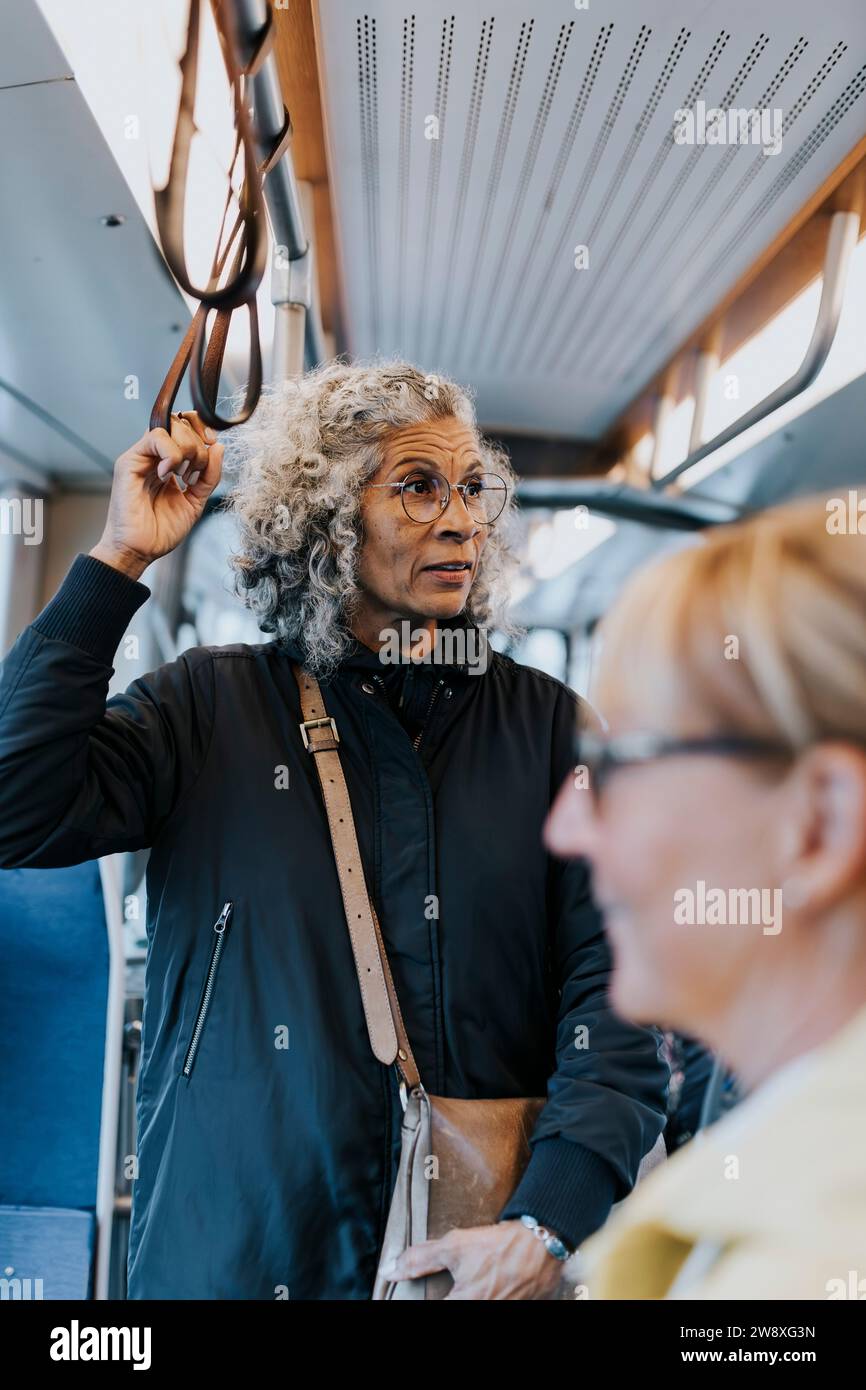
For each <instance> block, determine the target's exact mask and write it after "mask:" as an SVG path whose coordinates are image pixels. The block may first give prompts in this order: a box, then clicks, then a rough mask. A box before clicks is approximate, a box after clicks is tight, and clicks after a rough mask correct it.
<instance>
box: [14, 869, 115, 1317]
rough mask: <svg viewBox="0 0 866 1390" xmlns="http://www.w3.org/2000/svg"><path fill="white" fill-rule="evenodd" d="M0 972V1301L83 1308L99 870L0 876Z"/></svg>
mask: <svg viewBox="0 0 866 1390" xmlns="http://www.w3.org/2000/svg"><path fill="white" fill-rule="evenodd" d="M0 961H2V963H3V968H2V971H0V1028H2V1036H3V1043H4V1052H5V1056H6V1065H5V1066H3V1067H2V1068H0V1116H2V1125H3V1142H2V1144H0V1274H2V1276H3V1279H4V1281H5V1282H4V1283H3V1285H2V1286H0V1296H2V1297H13V1298H14V1297H28V1296H29V1297H43V1298H88V1297H90V1296H92V1293H93V1290H94V1277H93V1276H94V1255H95V1250H96V1244H97V1229H98V1227H97V1208H98V1206H99V1193H100V1168H101V1159H102V1160H103V1161H104V1158H105V1145H104V1139H105V1135H104V1133H103V1130H104V1119H103V1111H104V1102H105V1094H104V1079H105V1075H106V1038H107V1034H106V1020H107V1018H108V1017H109V1016H110V1011H109V998H110V985H111V974H112V970H111V966H112V952H111V950H110V936H109V932H108V931H107V927H106V909H105V898H104V891H103V878H102V873H101V871H100V865H99V863H98V862H92V863H86V864H78V865H74V866H72V867H70V868H63V869H7V870H4V871H0ZM121 1007H122V1000H121ZM111 1185H112V1190H113V1164H112V1174H111ZM10 1271H11V1272H10ZM28 1281H29V1284H28Z"/></svg>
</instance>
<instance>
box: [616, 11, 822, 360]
mask: <svg viewBox="0 0 866 1390" xmlns="http://www.w3.org/2000/svg"><path fill="white" fill-rule="evenodd" d="M807 47H808V40H807V39H804V38H799V39H798V40H797V42H796V43H795V44H794V47H793V48H792V49H791V51H790V53H789V54H788V56H787V57H786V58H785V61H784V62H783V63H782V66H781V67H780V68H779V70H778V72H777V73H776V75H775V77H774V78H773V80H772V82H771V83H770V85H769V86H768V87H766V88H765V89H764V91H763V92H762V93H761V95H760V97H759V98H758V100H757V102H756V103H755V106H756V109H757V110H761V109H762V108H765V107H768V106H770V105H771V103H772V102H773V101H774V100H775V98H776V95H777V93H778V91H779V90H780V88H781V86H782V83H783V82H784V81H785V79H786V78H787V77H788V76H789V75H790V73H791V72H792V70H793V68H794V66H795V64H796V63H798V62H799V60H800V58H801V57H802V56H803V54H804V53H805V51H806V49H807ZM699 148H701V149H703V148H704V147H703V146H700V147H699ZM743 148H744V147H743V146H742V145H731V146H730V147H729V148H728V149H726V150H725V152H724V154H723V155H722V157H721V159H720V160H719V162H718V163H717V165H716V167H715V169H714V170H713V171H712V173H711V174H710V176H709V178H708V179H707V180H706V182H705V183H704V186H703V188H702V189H701V190H700V192H699V193H698V194H697V196H696V197H695V198H694V199H693V200H692V202H691V204H690V205H689V207H688V208H687V209H686V211H685V212H684V213H683V214H682V216H681V217H680V220H679V222H678V223H677V226H676V228H675V230H674V231H673V232H671V233H670V234H669V235H668V237H667V239H666V241H665V243H664V245H663V246H662V247H661V248H660V250H659V253H658V255H657V256H656V258H655V260H654V261H652V262H650V263H649V264H646V262H642V266H641V278H642V280H643V283H644V285H645V286H651V287H652V288H653V289H657V288H658V284H659V272H660V270H661V268H662V266H664V265H665V264H666V262H667V261H668V260H669V259H670V257H671V256H672V255H673V254H674V252H675V251H677V250H681V249H682V246H683V242H684V240H687V239H688V229H689V227H690V226H693V225H695V224H696V222H697V219H698V216H699V214H700V212H701V210H702V209H703V208H704V206H705V204H706V203H707V200H708V199H709V198H710V197H711V196H712V194H713V192H714V191H715V189H716V188H717V186H718V184H719V183H720V182H721V180H722V179H723V178H724V177H725V175H726V173H727V172H728V169H729V168H730V166H731V164H732V163H733V161H734V160H735V159H736V158H737V155H739V154H740V153H741V152H742V150H743ZM761 159H763V155H762V156H761ZM752 167H753V171H754V173H757V171H758V170H759V169H760V168H761V164H760V163H759V162H758V160H757V159H756V160H755V162H754V165H753V166H752ZM754 173H753V174H751V175H750V177H753V176H754ZM676 186H677V185H675V187H676ZM675 202H676V199H675V197H674V194H673V191H672V192H671V194H670V196H669V197H667V198H666V199H665V201H664V202H663V204H662V206H661V207H660V208H659V210H658V212H657V213H656V216H655V218H654V219H653V221H652V222H651V223H650V226H649V228H648V229H647V231H646V234H645V235H644V236H643V237H642V238H641V251H642V252H643V251H644V250H645V248H646V245H647V243H648V242H650V241H651V240H652V239H653V237H654V236H655V233H656V230H657V228H658V227H659V226H660V225H661V223H662V222H663V220H664V218H665V215H666V213H667V211H668V210H669V208H670V207H672V206H673V205H674V203H675ZM632 273H633V266H629V267H628V268H627V269H626V271H625V273H624V275H623V277H622V279H621V280H620V281H619V283H618V285H617V287H616V289H615V290H614V292H613V295H612V296H611V298H610V299H609V300H608V302H607V304H606V305H605V308H604V311H603V312H604V317H605V326H606V337H607V343H608V346H610V345H612V344H613V343H614V342H616V341H617V339H618V335H619V333H620V331H621V329H622V327H623V322H624V320H626V319H627V318H628V316H629V314H630V312H631V307H630V304H629V302H628V301H626V302H625V304H624V307H623V309H622V311H621V312H620V314H619V315H617V316H613V319H611V306H612V305H613V304H615V303H616V301H617V300H618V299H621V298H622V296H623V291H624V289H625V286H626V284H627V283H628V280H629V278H630V277H631V275H632ZM656 298H657V297H656ZM649 317H650V316H648V315H647V316H645V317H644V319H643V320H642V322H647V321H648V319H649ZM633 327H634V324H633V322H632V324H631V326H630V331H631V329H633ZM602 355H603V356H604V355H605V354H602ZM598 365H599V366H600V364H598Z"/></svg>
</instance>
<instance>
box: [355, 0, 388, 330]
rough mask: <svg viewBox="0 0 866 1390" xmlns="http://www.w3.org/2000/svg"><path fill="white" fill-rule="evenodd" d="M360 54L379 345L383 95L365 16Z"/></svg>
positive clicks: (359, 28)
mask: <svg viewBox="0 0 866 1390" xmlns="http://www.w3.org/2000/svg"><path fill="white" fill-rule="evenodd" d="M355 31H356V40H357V50H358V99H359V102H360V114H361V121H360V129H361V167H362V170H363V181H364V221H365V226H366V240H367V264H368V287H369V297H370V299H369V302H370V322H371V324H372V327H373V337H374V340H375V341H378V338H379V324H380V322H381V288H380V283H379V267H380V265H381V259H382V258H381V254H380V244H379V93H378V80H377V72H376V21H375V19H373V18H371V17H370V16H369V15H364V18H363V21H362V20H361V19H358V20H357V21H356V24H355Z"/></svg>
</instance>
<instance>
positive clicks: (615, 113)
mask: <svg viewBox="0 0 866 1390" xmlns="http://www.w3.org/2000/svg"><path fill="white" fill-rule="evenodd" d="M651 33H652V30H651V29H649V28H648V27H647V26H646V25H645V24H642V25H641V27H640V32H639V33H638V36H637V38H636V39H635V42H634V46H633V48H632V51H631V54H630V56H629V60H628V62H627V63H626V66H625V71H624V72H623V75H622V77H620V79H619V82H618V83H617V87H616V91H615V92H614V95H613V98H612V100H611V103H610V105H609V106H608V108H607V113H606V115H605V118H604V121H603V122H602V127H601V130H600V131H599V133H598V135H597V136H596V139H595V143H594V145H593V147H592V151H591V153H590V156H589V160H588V162H587V165H586V168H585V169H584V171H583V175H582V177H581V180H580V183H579V184H578V186H577V189H576V191H575V194H574V197H573V198H572V200H571V204H570V205H569V208H568V211H567V212H566V214H565V217H564V218H563V220H562V227H561V230H560V235H559V238H558V241H557V252H556V253H555V254H554V257H553V259H552V260H551V258H549V257H548V259H547V265H548V267H549V266H551V265H554V266H555V265H556V260H557V256H558V253H559V251H560V250H561V248H562V246H563V245H564V244H565V242H566V239H567V238H568V237H570V236H571V235H572V232H573V229H574V225H575V223H576V221H577V214H578V212H579V211H580V208H581V206H582V204H583V200H584V198H585V197H586V194H587V191H588V189H589V187H590V184H591V183H592V180H593V178H594V176H595V172H596V169H597V168H598V166H599V164H600V162H601V158H602V155H603V154H604V152H605V150H606V149H607V145H608V141H609V140H610V137H611V135H612V133H613V129H614V126H615V125H616V122H617V118H618V117H619V114H620V112H621V110H622V104H623V102H624V101H625V98H626V96H627V95H628V91H629V88H630V87H631V84H632V81H633V79H634V75H635V73H636V72H637V68H638V64H639V63H640V60H641V58H642V56H643V52H644V49H645V48H646V46H647V43H648V41H649V37H650V34H651ZM554 282H555V275H551V274H548V275H547V277H546V279H545V282H544V290H543V291H542V293H541V296H540V298H539V300H538V302H537V303H536V304H535V306H534V314H535V319H536V327H537V328H538V329H539V330H540V331H539V334H538V335H537V339H540V338H544V337H546V336H547V323H546V320H544V319H543V317H542V315H541V314H540V312H539V310H540V307H541V302H542V301H543V299H544V298H545V296H546V293H547V292H548V291H549V289H550V286H551V284H552V283H554ZM527 355H529V349H528V345H527ZM536 356H537V342H536V343H535V344H534V345H533V350H532V353H531V358H532V360H535V357H536Z"/></svg>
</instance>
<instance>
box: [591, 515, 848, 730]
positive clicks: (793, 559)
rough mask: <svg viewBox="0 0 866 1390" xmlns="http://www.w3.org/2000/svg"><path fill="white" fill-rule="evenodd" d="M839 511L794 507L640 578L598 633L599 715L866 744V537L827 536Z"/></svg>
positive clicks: (728, 531)
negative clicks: (626, 711) (624, 709)
mask: <svg viewBox="0 0 866 1390" xmlns="http://www.w3.org/2000/svg"><path fill="white" fill-rule="evenodd" d="M829 511H830V503H829V501H828V500H827V499H823V498H822V499H820V500H817V499H814V498H812V499H808V500H806V501H800V502H794V503H789V504H787V505H785V506H783V507H779V508H776V509H775V510H773V511H770V512H766V513H763V514H762V515H760V516H756V517H754V518H752V519H750V520H748V521H743V522H738V523H737V524H735V525H732V526H725V527H723V528H720V529H719V530H717V531H713V532H712V533H710V535H709V537H708V539H707V540H706V541H705V542H704V543H703V544H699V545H697V546H695V547H692V548H689V549H688V550H684V551H680V552H678V553H677V554H675V555H672V556H668V557H666V558H665V559H663V560H662V561H661V562H659V563H657V564H655V565H652V566H651V567H649V568H648V569H644V570H641V571H640V572H639V573H638V574H637V575H635V576H634V577H633V578H632V579H631V580H630V581H629V584H628V586H627V587H626V589H625V591H624V593H623V594H622V595H621V597H620V598H619V600H618V601H617V603H616V604H615V605H614V607H613V609H612V610H611V612H610V614H609V615H608V616H607V617H606V618H605V620H604V622H603V623H602V625H601V630H600V631H601V635H602V651H601V660H600V669H599V680H598V685H597V689H596V691H595V698H596V701H597V703H598V705H599V707H600V708H601V710H602V712H603V713H604V712H606V711H608V710H612V708H613V707H614V706H615V705H622V704H626V705H627V706H628V707H629V708H630V709H635V710H643V711H644V714H645V720H646V726H647V727H648V728H659V729H661V730H665V731H666V730H678V731H679V730H687V731H689V732H695V731H697V730H698V728H700V729H706V728H712V729H724V730H730V731H733V732H743V733H750V734H751V733H754V734H758V735H761V736H771V737H774V738H780V739H782V740H784V741H786V742H788V743H789V744H790V745H791V747H792V748H800V747H803V746H805V745H806V744H808V743H811V742H813V741H814V740H815V739H818V738H827V737H829V738H834V737H836V738H843V739H844V738H847V739H850V740H852V741H857V742H861V741H862V742H866V536H863V535H858V534H856V532H854V533H853V534H837V533H831V528H830V525H829ZM855 524H856V522H855Z"/></svg>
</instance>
